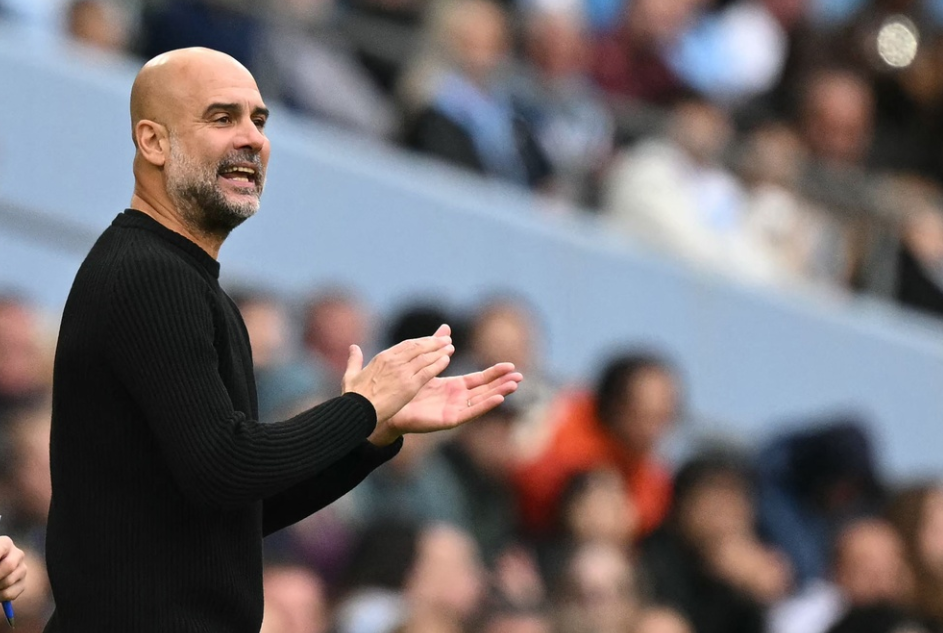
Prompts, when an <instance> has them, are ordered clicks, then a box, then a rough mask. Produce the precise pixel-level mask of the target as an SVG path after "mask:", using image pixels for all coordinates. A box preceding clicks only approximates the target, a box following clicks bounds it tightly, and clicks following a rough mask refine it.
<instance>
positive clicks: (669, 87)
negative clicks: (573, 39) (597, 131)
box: [594, 0, 705, 105]
mask: <svg viewBox="0 0 943 633" xmlns="http://www.w3.org/2000/svg"><path fill="white" fill-rule="evenodd" d="M704 4H705V0H675V1H673V2H664V1H663V0H632V1H631V2H628V3H626V4H625V9H624V14H623V19H622V22H621V24H620V25H619V26H618V27H617V28H616V29H615V30H614V31H613V32H612V33H610V34H608V35H606V36H604V37H602V38H600V40H599V43H598V45H597V48H596V55H595V64H594V75H595V78H596V81H597V82H598V84H599V85H600V87H602V88H603V89H604V90H605V91H606V92H608V93H609V94H610V95H611V96H612V97H614V98H616V99H623V100H624V99H634V100H638V101H643V102H645V103H651V104H656V105H669V104H671V103H672V102H673V101H675V100H676V99H678V98H679V97H680V96H682V95H684V94H685V93H686V92H687V90H686V87H685V85H684V83H683V82H682V81H681V79H680V78H679V77H678V76H677V75H676V74H675V72H674V71H673V70H672V69H671V67H670V65H669V64H668V63H667V58H666V55H667V50H668V48H669V47H671V46H672V45H674V44H676V43H677V42H678V39H679V38H680V37H681V35H682V34H683V33H684V32H685V31H686V30H687V29H688V28H690V27H691V26H692V25H693V23H694V20H695V18H696V17H697V15H698V11H699V10H700V8H701V7H702V6H703V5H704Z"/></svg>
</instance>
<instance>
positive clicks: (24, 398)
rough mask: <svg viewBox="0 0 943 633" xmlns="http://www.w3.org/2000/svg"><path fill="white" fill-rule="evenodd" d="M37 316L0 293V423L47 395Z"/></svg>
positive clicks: (48, 365) (48, 361)
mask: <svg viewBox="0 0 943 633" xmlns="http://www.w3.org/2000/svg"><path fill="white" fill-rule="evenodd" d="M49 351H50V350H49V349H48V348H47V345H46V341H45V340H44V336H43V331H42V326H41V323H40V315H39V313H38V312H37V311H36V310H35V309H34V308H33V307H32V306H30V305H29V303H28V302H27V301H26V300H25V299H23V298H21V297H18V296H16V295H13V294H6V295H4V294H0V423H2V422H3V418H4V417H5V416H7V415H9V414H10V413H12V412H13V411H15V410H16V409H18V408H21V407H29V406H31V405H35V404H37V403H39V402H40V401H41V400H42V399H44V398H46V397H47V396H48V395H49V389H50V387H51V382H52V358H51V354H49Z"/></svg>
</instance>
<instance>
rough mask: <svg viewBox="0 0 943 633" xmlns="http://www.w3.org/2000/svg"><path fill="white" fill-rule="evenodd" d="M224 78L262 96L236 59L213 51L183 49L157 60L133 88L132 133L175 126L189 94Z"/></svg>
mask: <svg viewBox="0 0 943 633" xmlns="http://www.w3.org/2000/svg"><path fill="white" fill-rule="evenodd" d="M220 74H222V75H223V76H224V77H226V78H227V79H229V80H232V79H239V78H240V76H241V82H240V83H244V84H245V85H246V86H247V87H251V88H252V89H254V90H255V91H256V92H258V90H259V89H258V86H257V85H256V83H255V79H254V78H253V77H252V73H250V72H249V70H248V69H247V68H246V67H245V66H243V65H242V64H240V63H239V62H238V61H237V60H236V59H235V58H233V57H230V56H229V55H227V54H226V53H221V52H219V51H214V50H212V49H210V48H199V47H194V48H181V49H178V50H175V51H170V52H167V53H163V54H161V55H158V56H157V57H155V58H153V59H152V60H150V61H149V62H147V63H146V64H144V67H143V68H141V70H140V72H138V74H137V77H135V79H134V84H133V85H132V86H131V130H132V136H133V140H134V144H135V146H137V143H138V141H137V135H136V134H135V133H134V130H135V128H136V127H137V124H138V122H140V121H141V120H142V119H150V120H152V121H156V122H158V123H161V124H163V125H168V126H169V125H172V124H173V121H174V116H175V115H177V114H179V104H181V103H182V102H183V101H185V100H186V97H187V96H188V94H192V93H193V92H194V91H196V90H198V89H199V88H200V87H201V86H202V85H205V82H207V81H209V80H211V79H212V78H213V77H217V76H219V75H220Z"/></svg>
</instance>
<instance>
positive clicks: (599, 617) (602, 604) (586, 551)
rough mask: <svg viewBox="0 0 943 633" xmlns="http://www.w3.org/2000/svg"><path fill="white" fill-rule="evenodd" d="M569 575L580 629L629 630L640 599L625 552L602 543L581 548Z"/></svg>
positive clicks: (601, 632)
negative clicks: (580, 624)
mask: <svg viewBox="0 0 943 633" xmlns="http://www.w3.org/2000/svg"><path fill="white" fill-rule="evenodd" d="M568 575H569V581H570V584H571V587H572V588H571V591H572V593H573V595H572V596H571V599H572V600H573V601H574V602H575V605H576V606H577V608H578V614H577V617H579V618H580V619H581V621H582V624H583V627H585V628H584V629H583V630H590V631H598V632H599V633H622V632H624V631H626V630H629V629H631V625H632V623H633V622H634V620H635V618H636V616H637V614H638V610H639V597H638V588H637V586H636V579H635V571H634V570H633V569H632V565H631V563H630V562H629V560H628V557H627V555H626V554H625V550H624V549H622V548H619V547H616V546H613V545H611V544H602V543H594V544H589V545H583V546H582V547H580V548H579V549H578V550H577V551H576V554H575V555H574V556H573V558H572V560H571V561H570V565H569V569H568Z"/></svg>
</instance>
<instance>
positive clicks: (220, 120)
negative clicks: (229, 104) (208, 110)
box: [213, 114, 232, 125]
mask: <svg viewBox="0 0 943 633" xmlns="http://www.w3.org/2000/svg"><path fill="white" fill-rule="evenodd" d="M213 123H222V124H223V125H227V124H229V123H232V117H231V116H229V115H228V114H221V115H219V116H218V117H216V118H215V119H213Z"/></svg>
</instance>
